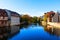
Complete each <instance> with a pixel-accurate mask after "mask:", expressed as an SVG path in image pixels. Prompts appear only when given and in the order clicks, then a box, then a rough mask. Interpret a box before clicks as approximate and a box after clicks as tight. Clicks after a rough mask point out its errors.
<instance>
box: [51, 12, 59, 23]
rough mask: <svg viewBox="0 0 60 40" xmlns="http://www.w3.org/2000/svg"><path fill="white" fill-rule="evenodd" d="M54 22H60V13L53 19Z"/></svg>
mask: <svg viewBox="0 0 60 40" xmlns="http://www.w3.org/2000/svg"><path fill="white" fill-rule="evenodd" d="M52 22H60V13H58V12H57V13H55V15H54V16H53V17H52Z"/></svg>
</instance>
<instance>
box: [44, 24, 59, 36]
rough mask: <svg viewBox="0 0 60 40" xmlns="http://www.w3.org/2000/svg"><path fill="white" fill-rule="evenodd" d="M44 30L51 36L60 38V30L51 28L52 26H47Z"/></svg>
mask: <svg viewBox="0 0 60 40" xmlns="http://www.w3.org/2000/svg"><path fill="white" fill-rule="evenodd" d="M44 29H45V31H47V32H48V33H49V34H51V35H56V36H60V28H53V26H51V25H47V27H44Z"/></svg>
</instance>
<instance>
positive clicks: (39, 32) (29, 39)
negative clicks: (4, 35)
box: [8, 24, 60, 40]
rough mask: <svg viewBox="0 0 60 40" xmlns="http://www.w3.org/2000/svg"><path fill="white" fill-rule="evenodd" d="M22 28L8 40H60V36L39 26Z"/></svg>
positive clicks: (32, 25)
mask: <svg viewBox="0 0 60 40" xmlns="http://www.w3.org/2000/svg"><path fill="white" fill-rule="evenodd" d="M22 27H23V28H21V29H20V31H19V32H18V33H17V34H15V35H14V36H12V37H10V38H8V40H60V36H57V34H56V35H55V34H54V33H53V32H51V31H47V30H45V28H44V27H43V26H40V25H38V24H37V25H34V24H31V25H27V26H25V25H23V26H22Z"/></svg>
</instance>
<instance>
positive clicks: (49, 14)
mask: <svg viewBox="0 0 60 40" xmlns="http://www.w3.org/2000/svg"><path fill="white" fill-rule="evenodd" d="M54 14H55V12H53V11H50V12H47V15H48V16H47V22H52V17H53V16H54Z"/></svg>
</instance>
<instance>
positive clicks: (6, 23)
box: [0, 9, 20, 34]
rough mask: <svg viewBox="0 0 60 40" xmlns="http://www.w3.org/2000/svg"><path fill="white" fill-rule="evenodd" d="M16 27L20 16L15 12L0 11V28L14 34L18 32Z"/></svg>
mask: <svg viewBox="0 0 60 40" xmlns="http://www.w3.org/2000/svg"><path fill="white" fill-rule="evenodd" d="M18 25H20V15H19V14H18V13H16V12H13V11H10V10H6V9H0V27H5V28H6V29H7V30H9V31H10V33H11V34H14V33H16V32H18V31H19V28H20V27H18Z"/></svg>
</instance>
